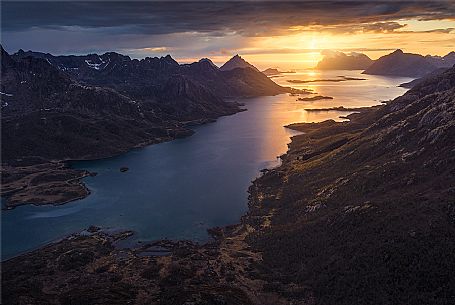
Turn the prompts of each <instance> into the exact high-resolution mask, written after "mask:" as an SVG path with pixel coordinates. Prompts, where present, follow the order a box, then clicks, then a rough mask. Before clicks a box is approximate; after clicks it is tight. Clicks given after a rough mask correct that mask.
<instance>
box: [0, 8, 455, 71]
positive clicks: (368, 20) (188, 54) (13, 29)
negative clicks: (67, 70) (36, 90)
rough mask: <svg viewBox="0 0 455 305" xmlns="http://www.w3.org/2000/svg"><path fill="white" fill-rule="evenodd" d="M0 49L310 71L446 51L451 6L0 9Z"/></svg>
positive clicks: (452, 35) (452, 27)
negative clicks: (326, 61) (332, 61)
mask: <svg viewBox="0 0 455 305" xmlns="http://www.w3.org/2000/svg"><path fill="white" fill-rule="evenodd" d="M1 15H2V18H1V22H2V24H1V42H2V45H3V47H4V48H5V49H6V50H7V51H8V52H10V53H14V52H16V51H17V50H18V49H23V50H33V51H41V52H49V53H52V54H55V55H66V54H87V53H104V52H109V51H115V52H119V53H122V54H126V55H129V56H131V57H133V58H144V57H146V56H150V57H154V56H164V55H167V54H171V55H172V57H173V58H175V59H176V60H177V61H178V62H180V63H187V62H193V61H197V60H199V59H200V58H204V57H208V58H210V59H212V60H213V61H214V62H215V63H216V64H218V65H221V64H222V63H223V62H225V61H226V60H228V59H229V58H230V57H231V56H233V55H235V54H240V55H241V56H242V57H244V58H245V59H246V60H248V61H249V62H251V63H253V64H255V65H256V66H258V67H259V68H263V69H265V68H268V67H278V68H283V69H300V68H310V67H314V66H315V65H316V64H317V62H318V61H319V60H320V59H321V58H322V55H321V52H324V50H335V51H341V52H360V53H365V54H366V55H368V56H370V57H371V58H373V59H376V58H378V57H380V56H382V55H385V54H388V53H390V52H392V51H393V50H395V49H398V48H400V49H402V50H403V51H405V52H410V53H419V54H423V55H426V54H431V55H445V54H447V53H449V52H450V51H454V50H455V1H432V0H426V1H422V0H420V1H392V0H388V1H368V0H363V1H361V0H354V1H341V0H324V1H279V2H278V1H243V2H239V1H216V2H214V1H199V2H192V1H180V2H178V1H161V2H158V1H147V2H133V1H114V2H108V1H96V2H95V1H86V2H78V1H50V2H40V1H33V2H24V1H11V0H10V1H2V7H1Z"/></svg>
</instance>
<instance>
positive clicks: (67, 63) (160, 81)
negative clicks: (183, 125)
mask: <svg viewBox="0 0 455 305" xmlns="http://www.w3.org/2000/svg"><path fill="white" fill-rule="evenodd" d="M27 56H34V57H39V58H45V59H47V60H48V61H49V62H50V63H51V64H53V65H54V66H55V67H57V68H59V69H60V70H61V71H64V72H66V73H68V74H69V75H70V76H71V77H72V78H74V79H75V80H78V81H80V82H83V83H86V84H88V85H96V86H107V87H110V88H112V89H115V90H116V91H118V92H120V93H122V94H125V95H127V96H130V97H131V98H134V99H143V100H149V101H155V100H156V98H157V96H158V95H159V96H162V95H161V94H160V90H161V87H162V86H164V85H165V84H166V82H167V80H168V79H169V78H171V77H173V76H174V75H185V76H186V77H187V78H188V79H189V80H191V81H192V82H193V83H195V84H198V85H200V86H203V87H206V88H207V89H208V90H210V91H212V93H213V94H214V95H217V96H219V97H243V96H258V95H276V94H279V93H283V92H289V91H290V88H284V87H281V86H279V85H277V84H275V83H274V82H273V81H272V80H269V79H267V80H266V79H264V75H263V74H262V73H260V72H259V71H257V69H256V68H254V67H253V66H251V65H250V64H248V63H246V62H244V61H243V59H241V58H240V56H237V57H234V58H233V62H237V61H240V62H243V63H246V64H242V65H241V66H242V67H243V68H245V67H250V68H251V67H253V68H254V69H253V70H254V71H253V72H255V73H242V72H241V70H236V68H232V69H227V70H224V71H223V69H220V68H218V67H217V66H216V65H214V64H213V63H212V61H210V60H209V59H206V58H205V59H201V60H200V61H198V62H195V63H192V64H185V65H179V64H178V63H177V62H176V61H175V60H174V59H172V57H171V56H170V55H167V56H165V57H161V58H157V57H154V58H150V57H147V58H145V59H141V60H137V59H133V60H132V59H130V57H128V56H124V55H120V54H118V53H114V52H110V53H105V54H103V55H96V54H90V55H86V56H53V55H51V54H44V53H38V52H30V51H29V52H18V53H16V54H14V55H13V58H23V57H27ZM235 58H237V59H235ZM232 70H236V71H237V72H232ZM245 77H249V78H250V79H244V78H245ZM256 82H258V86H256ZM264 82H265V83H266V85H264ZM246 84H248V85H246Z"/></svg>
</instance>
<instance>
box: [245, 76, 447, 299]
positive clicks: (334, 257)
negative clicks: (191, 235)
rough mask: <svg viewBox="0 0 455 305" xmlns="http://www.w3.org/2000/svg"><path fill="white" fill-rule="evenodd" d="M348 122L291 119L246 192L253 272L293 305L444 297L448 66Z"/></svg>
mask: <svg viewBox="0 0 455 305" xmlns="http://www.w3.org/2000/svg"><path fill="white" fill-rule="evenodd" d="M349 118H350V120H351V121H350V122H347V123H335V122H333V121H326V122H323V123H317V124H295V125H291V126H290V127H291V128H293V129H296V130H299V131H302V132H304V134H303V135H298V136H295V137H293V139H292V143H291V144H290V148H289V151H288V154H287V155H286V156H285V157H284V159H283V165H282V166H281V167H279V168H277V169H275V170H272V171H268V172H267V173H265V174H264V175H263V176H262V177H261V178H259V179H258V180H256V181H255V183H254V185H253V187H251V188H250V210H249V212H248V215H251V216H250V217H251V222H248V223H249V224H252V226H253V228H252V229H251V231H254V232H255V233H253V234H252V236H251V237H250V238H251V240H252V243H251V244H250V245H251V246H252V247H253V248H254V249H256V250H257V251H258V252H259V253H261V257H262V259H263V264H262V265H261V266H260V269H261V270H264V273H263V274H262V275H264V274H267V276H265V277H264V276H261V278H262V279H264V280H265V281H266V282H267V283H273V286H272V287H273V291H279V292H280V293H281V295H284V296H286V295H289V294H291V293H292V297H291V299H292V300H293V301H294V302H295V303H299V302H301V303H302V304H305V303H307V302H309V300H311V301H312V304H327V305H331V304H334V305H335V304H337V305H344V304H346V305H348V304H349V305H352V304H373V305H374V304H378V305H379V304H389V303H396V304H401V303H406V304H435V303H437V304H449V303H451V302H452V300H453V297H452V294H451V291H454V289H455V281H454V280H453V279H452V276H451V273H450V271H448V270H452V269H453V268H455V257H454V256H453V255H452V254H451V253H453V251H455V203H454V201H453V198H454V194H455V193H454V191H455V190H454V188H453V181H454V178H453V177H454V173H455V158H454V153H453V152H454V149H455V68H451V69H449V70H448V71H446V72H444V73H442V74H440V75H437V76H435V77H433V78H431V79H427V80H425V81H423V82H422V83H420V84H418V85H416V86H415V87H414V88H413V89H411V90H409V91H408V92H407V93H406V94H405V95H403V96H402V97H398V98H397V99H395V100H394V101H392V102H390V103H388V104H387V105H386V106H383V107H377V108H376V109H372V110H370V111H369V112H366V113H363V114H355V115H351V116H350V117H349ZM258 219H263V221H259V220H258ZM264 227H265V228H266V229H263V228H264ZM423 274H424V275H425V276H422V275H423Z"/></svg>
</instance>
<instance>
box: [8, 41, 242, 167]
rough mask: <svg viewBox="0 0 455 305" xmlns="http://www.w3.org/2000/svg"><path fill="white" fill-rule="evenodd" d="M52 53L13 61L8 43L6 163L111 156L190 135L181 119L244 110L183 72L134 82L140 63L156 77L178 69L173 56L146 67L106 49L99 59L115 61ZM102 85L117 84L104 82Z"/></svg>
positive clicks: (206, 116) (150, 62)
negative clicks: (146, 82)
mask: <svg viewBox="0 0 455 305" xmlns="http://www.w3.org/2000/svg"><path fill="white" fill-rule="evenodd" d="M24 53H25V52H24ZM29 54H30V53H29ZM38 54H40V53H38ZM35 55H36V54H35ZM49 56H51V55H48V54H45V55H44V56H37V57H33V56H15V58H17V59H16V60H14V59H13V58H11V57H10V56H9V55H8V54H7V53H6V52H5V51H4V50H3V49H2V58H1V62H2V71H1V73H2V78H1V92H2V94H1V104H2V141H3V143H8V145H2V157H3V161H6V160H9V159H13V158H20V157H23V156H40V157H44V158H54V159H66V158H72V159H80V158H98V157H104V156H109V155H112V154H116V153H119V152H123V151H126V150H128V149H130V148H132V147H135V146H137V145H141V143H142V144H143V143H153V142H159V141H162V140H165V139H172V138H173V137H176V136H179V135H183V134H190V133H191V131H190V130H188V129H186V128H185V127H183V125H182V123H184V122H186V121H207V120H212V119H215V118H217V117H219V116H221V115H227V114H232V113H235V112H237V111H239V108H238V105H237V104H235V103H228V102H224V101H223V100H222V99H221V98H220V97H218V96H216V95H214V94H213V93H212V92H211V91H210V90H208V89H207V88H205V87H204V86H201V85H200V84H198V83H194V82H193V81H191V80H188V79H186V78H185V77H184V76H179V75H177V76H172V77H167V78H163V81H161V79H160V76H159V75H158V76H157V78H158V79H160V81H159V82H158V81H157V82H155V83H152V84H149V85H148V86H147V87H146V88H140V86H139V85H135V84H134V79H137V80H138V82H139V78H138V77H137V76H136V75H135V74H134V68H135V67H137V68H138V69H142V71H144V70H146V69H149V71H150V74H152V75H155V74H156V75H157V74H159V73H160V71H161V72H162V71H169V70H174V69H178V68H179V67H180V66H179V65H178V64H177V63H176V62H175V61H174V60H172V58H170V56H169V57H164V58H161V59H148V60H145V64H143V65H141V64H140V62H139V61H137V60H136V61H132V60H130V59H129V58H128V57H125V56H121V55H119V54H116V53H106V54H104V55H103V56H101V57H100V59H99V60H100V61H105V62H109V63H110V64H109V65H105V66H103V67H101V66H97V67H99V68H95V67H94V66H92V65H93V64H99V63H98V62H96V61H95V60H96V58H97V56H94V55H88V56H86V57H82V58H81V57H77V56H68V57H50V58H47V57H49ZM87 58H91V59H87ZM89 60H91V61H89ZM86 61H89V62H88V63H87V62H86ZM52 62H53V63H52ZM122 62H123V63H130V65H120V63H122ZM62 65H64V66H62ZM70 72H71V73H70ZM73 77H77V78H79V80H82V79H85V80H86V81H84V82H83V83H80V82H77V81H75V80H73ZM125 80H128V81H129V82H125ZM122 81H123V82H124V84H123V85H122V84H121V82H122ZM84 83H85V84H84ZM89 83H91V84H89ZM141 83H144V81H141ZM96 84H97V85H98V86H96ZM103 84H109V85H111V86H106V87H100V85H103ZM108 87H110V88H108ZM113 88H115V89H120V91H123V93H127V94H121V93H118V91H117V90H114V89H113ZM147 90H150V91H149V92H148V91H147ZM136 96H138V97H141V96H142V97H144V98H143V99H136V98H135V97H136Z"/></svg>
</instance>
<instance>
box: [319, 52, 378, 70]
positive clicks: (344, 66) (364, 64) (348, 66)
mask: <svg viewBox="0 0 455 305" xmlns="http://www.w3.org/2000/svg"><path fill="white" fill-rule="evenodd" d="M322 55H324V58H323V59H322V60H321V61H320V62H318V64H317V66H316V69H319V70H365V69H366V68H368V67H369V66H371V64H372V63H373V60H372V59H370V58H369V57H368V56H366V55H365V54H362V53H350V54H345V53H343V52H335V51H325V52H322Z"/></svg>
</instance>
